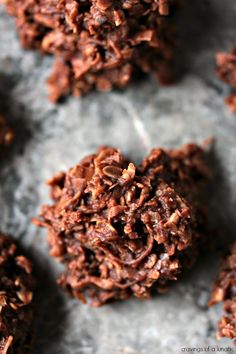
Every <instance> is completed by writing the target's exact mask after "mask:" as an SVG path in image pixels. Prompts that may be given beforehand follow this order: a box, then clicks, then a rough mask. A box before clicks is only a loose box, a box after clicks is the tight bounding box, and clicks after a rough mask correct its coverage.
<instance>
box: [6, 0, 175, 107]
mask: <svg viewBox="0 0 236 354" xmlns="http://www.w3.org/2000/svg"><path fill="white" fill-rule="evenodd" d="M2 1H3V2H4V3H5V5H6V9H7V11H8V12H9V13H10V14H11V15H13V16H14V17H15V18H16V25H17V30H18V33H19V37H20V40H21V43H22V44H23V46H24V47H26V48H33V49H39V50H40V51H41V52H44V53H50V54H53V55H54V56H55V64H54V69H53V72H52V75H51V76H50V78H49V80H48V85H49V90H50V98H51V100H52V101H57V100H58V99H59V98H60V97H62V96H64V95H67V94H68V93H70V92H71V93H73V94H74V95H76V96H79V95H82V94H85V93H87V92H88V91H90V90H91V89H93V88H96V89H98V90H102V91H108V90H110V89H111V88H112V87H118V88H124V87H126V86H127V85H128V84H129V82H130V81H131V80H132V79H133V78H134V77H136V76H137V74H138V75H139V74H140V73H154V74H155V75H156V76H157V78H158V79H159V81H160V82H161V83H170V82H171V81H173V73H172V68H173V62H172V61H173V55H174V48H175V46H176V45H175V35H174V30H173V25H172V24H171V23H170V22H172V21H169V16H168V15H170V14H171V13H172V12H174V9H173V8H174V7H175V6H176V5H177V4H178V3H179V2H180V0H159V1H142V0H122V1H114V0H85V1H81V0H79V1H76V0H62V1H55V0H32V1H29V0H2ZM172 9H173V11H172ZM166 17H167V18H166Z"/></svg>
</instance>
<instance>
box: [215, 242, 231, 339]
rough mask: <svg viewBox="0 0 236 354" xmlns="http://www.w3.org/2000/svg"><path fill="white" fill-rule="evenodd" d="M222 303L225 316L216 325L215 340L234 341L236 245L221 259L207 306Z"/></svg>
mask: <svg viewBox="0 0 236 354" xmlns="http://www.w3.org/2000/svg"><path fill="white" fill-rule="evenodd" d="M220 302H224V310H225V313H226V314H225V315H224V316H222V318H221V319H220V321H219V323H218V332H217V338H218V339H220V338H222V337H227V338H231V339H236V243H234V244H232V246H231V248H230V252H229V254H228V255H227V256H226V257H225V258H224V259H223V261H222V264H221V267H220V271H219V274H218V278H217V279H216V281H215V283H214V285H213V290H212V294H211V299H210V301H209V306H212V305H215V304H218V303H220Z"/></svg>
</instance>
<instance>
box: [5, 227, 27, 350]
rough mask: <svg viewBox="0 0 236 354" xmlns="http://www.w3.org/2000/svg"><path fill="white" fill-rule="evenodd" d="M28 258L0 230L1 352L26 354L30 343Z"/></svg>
mask: <svg viewBox="0 0 236 354" xmlns="http://www.w3.org/2000/svg"><path fill="white" fill-rule="evenodd" d="M33 288H34V279H33V277H32V267H31V263H30V261H29V260H28V259H27V258H26V257H25V256H23V255H22V254H21V252H19V250H18V248H17V247H16V245H15V243H14V242H13V241H12V239H11V238H10V237H8V236H5V235H3V234H2V233H0V354H27V353H30V352H31V349H32V342H33V332H32V331H33V329H32V321H33V309H32V299H33Z"/></svg>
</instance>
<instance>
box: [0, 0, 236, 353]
mask: <svg viewBox="0 0 236 354" xmlns="http://www.w3.org/2000/svg"><path fill="white" fill-rule="evenodd" d="M188 3H189V4H188V6H187V7H186V8H185V9H183V11H182V12H181V13H180V14H179V20H178V21H179V34H180V36H181V38H182V41H183V44H184V49H179V53H178V57H179V60H178V61H179V64H178V65H180V66H181V69H182V73H183V75H182V79H181V80H180V81H179V82H178V84H176V85H175V86H173V87H171V88H161V87H158V86H157V85H156V84H155V82H153V81H152V80H151V79H150V80H149V81H145V82H142V83H139V84H138V86H136V87H134V86H133V87H130V88H129V89H128V90H127V91H125V92H111V93H109V94H101V93H92V94H91V95H89V96H87V97H86V98H83V99H76V98H69V99H68V100H66V102H65V103H63V104H61V105H57V106H55V105H53V104H51V103H50V102H49V101H48V100H47V91H46V86H45V84H44V82H45V79H46V77H47V75H48V74H49V72H50V68H51V58H49V57H44V58H42V57H41V56H40V55H39V54H36V53H34V52H30V51H23V50H22V49H21V47H20V45H19V42H18V40H17V34H16V32H15V29H14V20H13V19H12V18H10V17H8V16H7V15H6V14H5V12H4V10H3V7H1V8H0V110H1V112H4V113H5V114H6V115H7V117H8V118H9V120H10V122H11V124H12V126H13V128H14V129H15V131H16V140H15V142H14V145H13V146H12V148H10V149H8V150H7V151H6V150H5V151H4V153H2V155H3V156H2V158H1V166H0V210H1V212H0V225H1V229H2V230H3V231H6V232H8V233H11V234H12V235H13V236H14V237H15V238H16V239H18V240H19V242H20V243H21V244H22V246H23V247H24V248H25V250H26V252H28V254H30V255H31V257H32V258H33V260H34V262H35V269H36V272H37V274H38V278H39V280H40V281H39V289H38V294H37V296H36V301H37V305H38V312H37V314H36V324H37V340H36V346H35V351H34V354H155V353H156V354H175V353H180V352H183V350H184V349H183V348H185V347H192V348H198V352H200V351H199V350H201V349H204V348H207V347H208V346H211V347H210V348H209V352H224V353H225V352H228V353H232V351H230V349H227V347H228V346H230V345H231V346H232V343H231V342H230V341H227V340H225V341H224V340H223V341H221V342H217V341H216V339H215V328H216V324H217V319H218V316H219V315H220V313H221V312H222V307H221V306H217V307H215V308H212V309H210V310H209V309H208V308H207V300H208V297H209V291H210V287H211V282H212V280H213V279H214V276H215V274H216V270H217V265H218V262H219V251H220V249H221V248H222V247H223V245H225V244H227V243H228V242H229V241H230V240H232V239H233V238H235V236H236V213H235V207H236V116H233V115H232V114H230V113H229V112H228V111H227V108H226V107H225V106H224V104H223V98H224V97H225V95H226V94H227V93H229V89H228V88H227V87H226V85H224V84H222V83H221V82H219V81H218V79H217V78H216V77H215V76H214V54H215V52H217V51H219V50H227V49H229V48H230V47H231V46H232V44H233V43H234V42H236V26H235V24H236V1H235V0H224V1H220V0H195V1H194V0H192V1H190V0H189V1H188ZM209 136H214V137H215V138H216V144H215V149H214V154H213V156H212V158H211V164H212V165H213V168H214V171H215V178H214V181H213V182H212V186H211V188H210V189H209V192H210V193H209V200H210V219H211V224H212V230H214V231H213V232H212V233H211V235H210V237H211V238H212V240H213V242H215V243H216V244H217V245H218V251H216V252H213V253H212V254H211V255H209V256H206V255H205V256H203V257H201V258H200V259H199V261H198V262H197V264H196V265H195V267H194V268H193V269H192V270H191V271H190V272H188V273H187V274H185V276H184V277H183V279H181V280H180V281H179V282H178V283H176V284H175V285H174V286H172V288H171V290H170V292H169V293H168V294H165V295H161V296H156V297H155V298H153V299H152V300H150V301H146V302H140V301H137V300H135V299H131V300H129V301H127V302H125V303H115V304H111V305H107V306H105V307H103V308H99V309H93V308H90V307H88V306H85V305H82V304H80V303H78V302H77V301H75V300H71V299H70V298H68V297H67V296H65V295H64V294H63V293H62V292H61V291H60V289H58V287H57V286H56V283H55V279H56V274H57V273H58V272H59V271H60V266H59V265H56V263H55V262H54V261H53V260H50V258H49V257H48V252H47V243H46V235H45V232H44V230H37V229H36V228H35V227H34V226H32V225H31V222H30V219H31V217H32V216H34V215H36V214H37V212H38V210H39V206H40V205H41V204H42V203H45V202H47V201H48V190H47V187H46V186H45V185H44V181H45V180H46V179H47V178H49V177H50V176H52V174H53V173H54V172H57V171H58V170H65V169H67V168H68V167H70V166H72V165H73V164H75V163H76V162H78V161H79V160H80V159H81V158H82V157H83V156H84V155H86V154H88V153H90V152H93V151H94V150H95V149H96V147H97V146H98V145H99V144H111V145H113V146H118V147H120V148H121V149H122V151H123V152H125V153H126V154H128V155H130V156H131V158H133V159H134V160H135V161H139V160H141V159H142V158H143V156H144V155H145V154H146V153H147V151H148V150H149V149H150V148H151V147H154V146H166V147H170V146H171V147H173V146H179V145H180V144H182V143H184V142H188V141H197V142H201V141H202V140H204V139H206V138H208V137H209ZM217 345H218V346H219V347H222V351H220V348H217ZM232 350H234V349H232ZM195 352H196V350H195Z"/></svg>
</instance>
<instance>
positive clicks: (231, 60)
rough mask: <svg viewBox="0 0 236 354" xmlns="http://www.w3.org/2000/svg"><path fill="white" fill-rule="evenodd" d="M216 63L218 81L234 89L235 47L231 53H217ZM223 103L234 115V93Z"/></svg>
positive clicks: (235, 77)
mask: <svg viewBox="0 0 236 354" xmlns="http://www.w3.org/2000/svg"><path fill="white" fill-rule="evenodd" d="M216 62H217V74H218V76H219V77H220V79H221V80H223V81H224V82H226V83H227V84H229V85H230V86H232V88H233V89H236V47H235V48H233V50H232V52H231V53H218V54H217V56H216ZM225 103H226V104H227V106H228V107H229V110H230V111H231V112H233V113H236V92H233V93H232V94H231V95H230V96H229V97H227V98H226V99H225Z"/></svg>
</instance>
